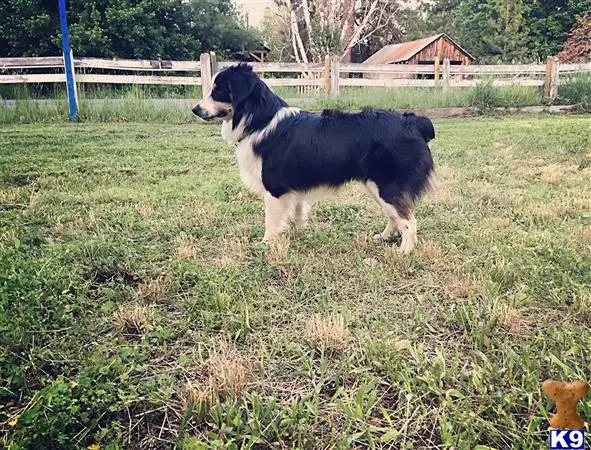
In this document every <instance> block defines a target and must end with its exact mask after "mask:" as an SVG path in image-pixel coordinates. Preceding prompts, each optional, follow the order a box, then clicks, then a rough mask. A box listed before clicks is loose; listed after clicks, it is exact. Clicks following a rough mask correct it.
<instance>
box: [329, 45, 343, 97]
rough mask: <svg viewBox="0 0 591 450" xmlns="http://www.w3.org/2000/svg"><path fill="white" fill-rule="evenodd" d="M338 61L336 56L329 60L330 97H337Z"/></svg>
mask: <svg viewBox="0 0 591 450" xmlns="http://www.w3.org/2000/svg"><path fill="white" fill-rule="evenodd" d="M340 63H341V61H340V59H339V57H338V56H337V55H334V56H332V57H331V58H330V95H333V96H337V95H339V75H340Z"/></svg>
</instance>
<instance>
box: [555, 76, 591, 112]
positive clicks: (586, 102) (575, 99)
mask: <svg viewBox="0 0 591 450" xmlns="http://www.w3.org/2000/svg"><path fill="white" fill-rule="evenodd" d="M558 98H559V101H560V102H561V103H566V104H568V105H575V106H576V110H577V111H580V112H591V75H587V74H585V75H581V74H579V75H574V76H571V77H569V78H568V80H567V81H566V83H563V84H560V85H559V86H558Z"/></svg>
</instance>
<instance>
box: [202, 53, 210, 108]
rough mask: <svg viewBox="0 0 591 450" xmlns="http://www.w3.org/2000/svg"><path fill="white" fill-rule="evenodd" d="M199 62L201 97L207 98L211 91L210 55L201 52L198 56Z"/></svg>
mask: <svg viewBox="0 0 591 450" xmlns="http://www.w3.org/2000/svg"><path fill="white" fill-rule="evenodd" d="M199 62H200V63H201V89H202V90H203V98H207V97H208V96H209V93H210V92H211V57H210V56H209V53H201V57H200V58H199Z"/></svg>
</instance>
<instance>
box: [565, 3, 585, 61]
mask: <svg viewBox="0 0 591 450" xmlns="http://www.w3.org/2000/svg"><path fill="white" fill-rule="evenodd" d="M558 59H559V60H560V61H564V62H567V63H577V62H590V61H591V13H587V14H586V15H584V16H581V17H580V18H579V20H578V21H577V23H576V24H575V26H574V27H573V29H572V30H571V32H570V33H569V34H568V38H567V40H566V42H565V44H564V47H563V49H562V51H561V52H560V53H559V54H558Z"/></svg>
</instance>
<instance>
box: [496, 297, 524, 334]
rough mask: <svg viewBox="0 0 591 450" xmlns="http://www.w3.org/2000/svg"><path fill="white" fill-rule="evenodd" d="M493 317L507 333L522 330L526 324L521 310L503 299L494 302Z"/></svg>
mask: <svg viewBox="0 0 591 450" xmlns="http://www.w3.org/2000/svg"><path fill="white" fill-rule="evenodd" d="M491 319H492V320H493V321H494V322H495V323H497V324H498V325H499V326H500V327H501V328H502V329H503V330H504V331H505V332H506V333H511V334H517V333H519V332H521V331H522V329H523V325H524V320H523V316H522V314H521V312H520V311H519V310H518V309H515V308H512V307H511V306H509V305H507V304H506V303H503V302H501V301H495V302H493V303H492V305H491Z"/></svg>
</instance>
